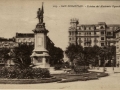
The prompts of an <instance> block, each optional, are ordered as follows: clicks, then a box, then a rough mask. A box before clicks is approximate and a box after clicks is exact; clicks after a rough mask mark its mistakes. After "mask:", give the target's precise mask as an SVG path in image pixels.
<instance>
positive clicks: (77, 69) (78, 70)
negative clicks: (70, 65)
mask: <svg viewBox="0 0 120 90" xmlns="http://www.w3.org/2000/svg"><path fill="white" fill-rule="evenodd" d="M73 70H74V72H75V73H87V72H88V66H75V67H74V69H73Z"/></svg>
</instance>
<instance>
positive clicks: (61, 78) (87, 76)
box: [0, 72, 108, 84]
mask: <svg viewBox="0 0 120 90" xmlns="http://www.w3.org/2000/svg"><path fill="white" fill-rule="evenodd" d="M105 76H108V73H103V72H89V73H83V74H68V73H64V74H52V77H51V78H42V79H6V78H4V79H2V78H1V79H0V84H37V83H50V82H58V83H67V82H74V81H87V80H97V79H99V78H100V77H105Z"/></svg>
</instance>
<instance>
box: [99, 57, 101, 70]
mask: <svg viewBox="0 0 120 90" xmlns="http://www.w3.org/2000/svg"><path fill="white" fill-rule="evenodd" d="M100 63H101V62H100V56H98V70H99V67H100Z"/></svg>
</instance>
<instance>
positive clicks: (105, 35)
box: [69, 19, 120, 63]
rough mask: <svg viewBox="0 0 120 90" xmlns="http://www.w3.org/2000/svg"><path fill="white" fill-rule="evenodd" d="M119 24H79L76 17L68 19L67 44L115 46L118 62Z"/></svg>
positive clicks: (119, 49)
mask: <svg viewBox="0 0 120 90" xmlns="http://www.w3.org/2000/svg"><path fill="white" fill-rule="evenodd" d="M119 28H120V24H106V23H105V22H99V23H98V24H90V25H87V24H79V20H78V19H71V20H70V27H69V44H75V45H81V46H83V47H92V46H94V45H97V46H99V47H104V46H111V45H114V46H116V60H117V62H120V29H119ZM117 62H116V63H117Z"/></svg>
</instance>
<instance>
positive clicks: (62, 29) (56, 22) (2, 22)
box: [0, 0, 120, 50]
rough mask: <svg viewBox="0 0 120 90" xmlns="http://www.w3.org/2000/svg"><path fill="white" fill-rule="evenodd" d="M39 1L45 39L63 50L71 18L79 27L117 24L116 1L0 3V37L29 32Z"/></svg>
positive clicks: (20, 0) (9, 0)
mask: <svg viewBox="0 0 120 90" xmlns="http://www.w3.org/2000/svg"><path fill="white" fill-rule="evenodd" d="M42 2H44V22H45V24H46V29H47V30H49V33H48V36H49V37H50V39H51V40H52V41H53V42H54V44H55V46H57V47H60V48H62V49H63V50H65V49H66V47H67V46H68V42H69V41H68V28H69V27H70V19H72V18H77V19H79V24H97V23H98V22H106V24H120V1H78V0H77V1H71V0H69V1H65V0H64V1H56V0H50V1H47V0H44V1H41V0H0V37H5V38H11V37H14V36H15V34H16V32H18V33H33V32H32V30H33V29H35V26H36V24H37V23H38V19H37V18H36V17H37V10H38V8H41V5H42ZM68 5H69V7H68ZM73 5H76V7H71V6H73ZM56 6H57V7H56ZM63 6H64V7H63ZM78 6H79V7H78ZM96 6H99V7H96ZM103 6H104V7H103ZM114 6H117V7H114Z"/></svg>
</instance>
